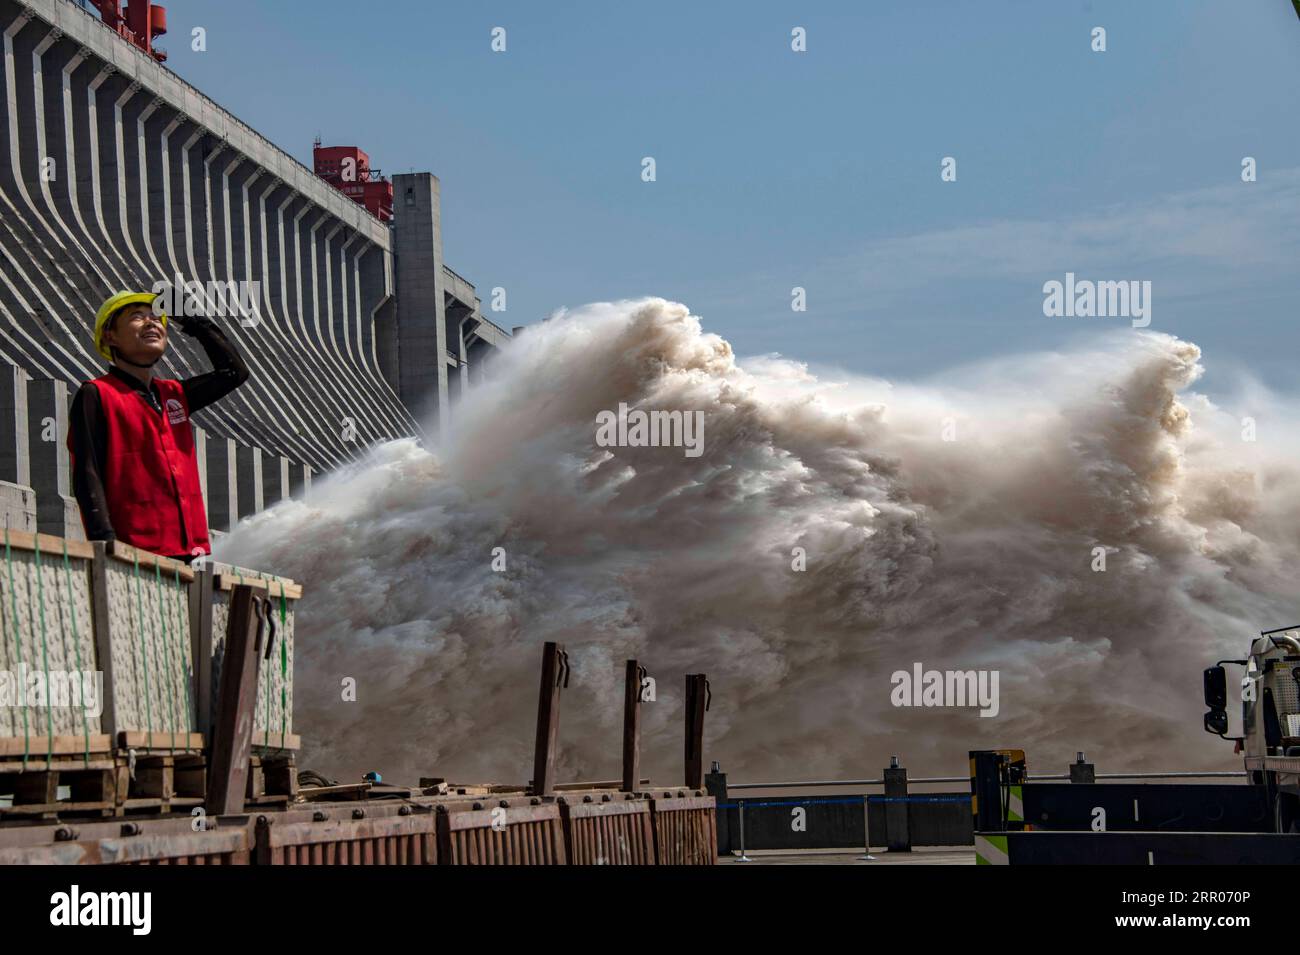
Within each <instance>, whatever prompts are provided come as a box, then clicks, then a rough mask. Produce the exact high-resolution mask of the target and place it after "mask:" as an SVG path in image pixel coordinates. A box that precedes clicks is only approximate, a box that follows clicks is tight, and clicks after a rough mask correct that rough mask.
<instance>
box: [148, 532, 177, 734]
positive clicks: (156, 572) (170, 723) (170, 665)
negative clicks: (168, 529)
mask: <svg viewBox="0 0 1300 955" xmlns="http://www.w3.org/2000/svg"><path fill="white" fill-rule="evenodd" d="M153 584H154V592H155V593H157V595H158V629H159V631H160V632H161V634H162V641H163V646H164V647H166V648H167V675H168V676H169V677H171V678H172V680H173V681H174V680H175V679H176V667H175V662H176V661H175V660H173V659H172V638H171V633H170V631H169V630H168V628H167V605H166V603H164V601H163V586H162V564H160V563H159V562H158V558H157V557H155V558H154V561H153ZM172 685H173V687H174V686H175V683H174V682H173V684H172ZM167 697H168V699H169V700H170V701H171V710H170V712H168V714H167V728H168V729H169V730H170V731H171V736H172V742H171V751H172V752H173V753H174V752H176V694H174V693H168V694H167Z"/></svg>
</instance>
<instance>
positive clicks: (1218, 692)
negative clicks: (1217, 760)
mask: <svg viewBox="0 0 1300 955" xmlns="http://www.w3.org/2000/svg"><path fill="white" fill-rule="evenodd" d="M1205 705H1206V706H1208V707H1209V708H1210V709H1211V710H1226V709H1227V708H1228V677H1227V675H1226V674H1225V673H1224V671H1223V667H1221V666H1212V667H1207V668H1206V670H1205ZM1206 719H1209V716H1208V715H1207V716H1206ZM1207 728H1208V726H1207ZM1210 732H1214V731H1213V730H1210Z"/></svg>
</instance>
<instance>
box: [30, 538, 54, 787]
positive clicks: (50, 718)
mask: <svg viewBox="0 0 1300 955" xmlns="http://www.w3.org/2000/svg"><path fill="white" fill-rule="evenodd" d="M32 540H33V541H34V542H35V545H36V600H37V602H38V603H39V604H40V605H41V668H42V669H43V670H44V671H45V762H46V763H47V764H48V763H52V762H53V761H54V705H53V701H52V700H51V699H50V648H49V640H48V638H47V630H46V627H45V572H44V571H43V570H42V569H41V537H40V535H39V534H34V535H32ZM31 608H32V586H31V584H28V585H27V609H28V611H29V612H30V611H31Z"/></svg>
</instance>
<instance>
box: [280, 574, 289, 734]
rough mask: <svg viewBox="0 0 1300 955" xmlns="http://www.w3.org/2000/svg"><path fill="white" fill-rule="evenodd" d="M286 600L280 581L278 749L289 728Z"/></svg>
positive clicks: (282, 584)
mask: <svg viewBox="0 0 1300 955" xmlns="http://www.w3.org/2000/svg"><path fill="white" fill-rule="evenodd" d="M288 615H289V610H288V600H286V599H285V596H284V581H283V580H282V581H280V748H281V749H284V738H285V735H286V730H287V729H288V728H289V633H288V631H287V630H286V629H285V618H286V617H288Z"/></svg>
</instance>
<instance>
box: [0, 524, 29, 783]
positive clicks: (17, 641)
mask: <svg viewBox="0 0 1300 955" xmlns="http://www.w3.org/2000/svg"><path fill="white" fill-rule="evenodd" d="M5 566H6V567H8V569H9V609H10V612H11V613H10V618H11V620H12V621H13V627H12V628H11V631H12V633H13V635H14V649H15V651H16V656H17V657H18V672H19V674H21V673H22V670H23V640H22V634H20V633H19V632H18V598H17V596H15V587H14V561H13V554H12V552H11V551H10V549H9V525H8V524H6V525H5ZM3 612H4V608H3V607H0V613H3ZM19 689H20V690H21V687H20V688H19ZM19 709H21V710H22V711H23V769H26V768H27V757H28V755H29V753H30V751H31V748H32V732H31V728H30V727H28V725H27V704H26V701H20V703H19Z"/></svg>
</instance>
